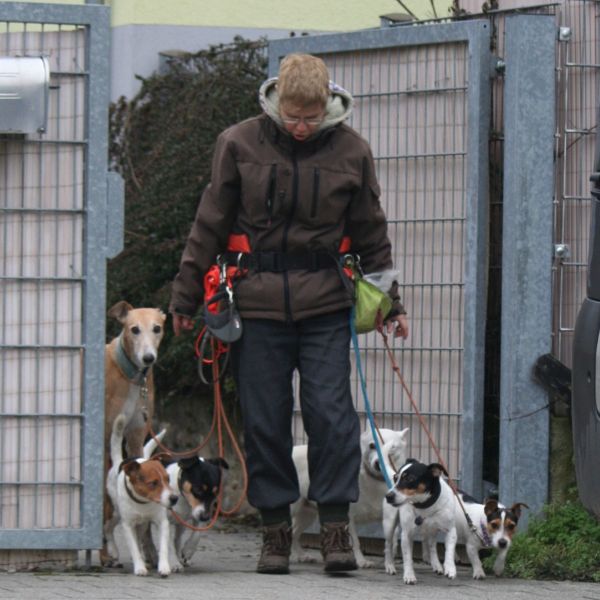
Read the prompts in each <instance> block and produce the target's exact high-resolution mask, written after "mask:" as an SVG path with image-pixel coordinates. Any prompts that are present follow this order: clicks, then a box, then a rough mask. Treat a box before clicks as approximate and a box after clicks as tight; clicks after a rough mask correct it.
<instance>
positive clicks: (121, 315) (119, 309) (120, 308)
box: [108, 300, 133, 323]
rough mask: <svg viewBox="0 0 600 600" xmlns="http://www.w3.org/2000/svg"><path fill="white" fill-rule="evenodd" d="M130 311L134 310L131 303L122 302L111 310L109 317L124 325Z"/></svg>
mask: <svg viewBox="0 0 600 600" xmlns="http://www.w3.org/2000/svg"><path fill="white" fill-rule="evenodd" d="M130 310H133V306H131V304H129V302H125V300H121V301H120V302H117V303H116V304H115V305H114V306H112V307H111V308H110V309H109V311H108V316H109V317H112V318H113V319H117V321H119V323H124V322H125V319H126V318H127V313H128V312H129V311H130Z"/></svg>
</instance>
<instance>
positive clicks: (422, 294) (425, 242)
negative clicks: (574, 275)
mask: <svg viewBox="0 0 600 600" xmlns="http://www.w3.org/2000/svg"><path fill="white" fill-rule="evenodd" d="M491 28H492V23H491V22H490V21H489V20H488V19H483V20H471V21H460V22H454V23H435V24H434V23H426V24H416V23H415V24H410V25H402V26H399V27H391V26H390V27H382V28H381V29H379V30H371V31H364V32H357V33H351V34H338V35H323V36H317V37H312V38H300V39H297V38H296V39H290V40H283V41H275V42H271V43H270V44H269V72H270V75H275V74H276V72H277V70H278V68H277V67H278V63H279V61H280V59H281V57H282V56H284V55H286V54H288V53H290V52H309V53H312V54H317V55H320V56H321V57H322V58H323V59H324V60H325V62H326V64H327V65H328V67H329V69H330V73H331V76H332V78H333V79H334V80H335V81H336V82H337V83H339V84H341V85H342V86H344V87H346V88H347V89H349V91H350V92H351V93H352V94H353V96H354V98H355V100H356V106H355V110H354V114H353V117H352V119H351V121H350V125H351V126H353V127H354V128H355V129H357V130H358V131H359V132H360V133H361V134H362V135H363V136H364V137H365V138H366V139H367V140H368V141H369V142H370V144H371V147H372V149H373V153H374V157H375V162H376V165H377V170H378V177H379V182H380V185H381V189H382V194H381V198H382V204H383V207H384V209H385V211H386V215H387V217H388V224H389V234H390V238H391V241H392V247H393V251H394V252H395V256H394V263H395V265H396V268H398V270H399V281H400V283H401V291H402V297H403V300H404V303H405V305H406V307H407V309H408V311H409V317H410V323H411V329H412V331H411V335H410V338H409V340H408V341H407V342H406V343H403V344H402V343H396V344H395V354H396V359H397V362H398V364H399V365H400V369H401V371H402V373H403V376H404V379H405V381H406V384H407V387H408V389H410V390H411V395H412V396H413V398H414V400H415V402H416V403H417V405H418V407H419V411H420V412H421V414H422V415H423V416H424V417H425V420H426V422H427V423H428V426H429V429H430V430H431V433H432V435H433V438H434V439H435V441H436V443H437V445H438V447H439V448H440V450H441V453H442V456H443V457H444V458H445V460H446V462H447V464H448V466H449V469H450V472H451V474H452V476H453V477H454V478H456V479H457V480H459V482H460V485H461V487H462V488H463V489H465V490H467V491H469V492H470V493H472V494H474V495H475V496H480V497H481V496H483V495H484V494H485V493H487V492H488V491H489V488H490V487H491V484H488V483H487V482H485V481H484V478H483V473H482V465H483V450H484V445H483V432H484V419H483V415H484V374H485V370H486V365H485V362H484V357H485V333H486V325H487V320H486V306H487V302H488V293H489V290H488V283H489V279H488V259H489V255H488V252H489V235H488V228H489V214H488V213H489V206H488V204H489V198H488V190H489V181H490V180H489V170H488V157H489V154H488V148H489V143H490V140H491V139H492V136H491V135H490V133H491V132H490V130H489V128H490V123H491V122H492V102H491V95H490V92H491V87H492V86H491V79H492V78H493V77H495V76H497V75H498V74H499V73H502V74H503V75H504V79H505V82H504V83H505V85H504V107H505V108H504V113H503V118H504V122H505V124H506V127H505V133H504V136H505V140H506V141H505V144H506V145H505V147H506V148H507V150H508V151H507V152H506V153H505V156H504V162H503V169H504V172H503V176H502V182H503V186H504V190H505V195H504V215H503V219H504V234H503V237H502V241H501V243H502V255H503V271H502V293H503V294H504V295H503V297H504V298H505V300H504V302H503V304H502V356H501V359H500V360H499V364H498V365H497V368H499V369H501V387H502V390H501V398H500V414H499V419H500V423H501V437H502V439H501V441H500V455H501V460H502V470H501V473H500V477H499V480H500V481H499V483H500V490H499V491H500V497H501V499H503V498H505V501H506V502H511V501H517V500H519V498H517V497H516V495H518V494H523V497H526V498H527V502H528V504H529V505H530V506H531V507H532V509H533V510H534V511H535V512H537V511H538V510H539V509H541V508H542V506H543V504H544V503H545V501H546V499H547V465H548V451H547V448H548V417H547V412H544V411H543V410H542V409H540V407H542V408H543V407H544V406H545V405H547V399H546V397H545V392H544V391H543V390H542V389H540V388H539V387H536V385H535V383H533V382H532V381H531V377H530V370H531V366H532V364H533V363H534V362H535V359H536V358H537V357H538V356H539V355H540V354H543V353H544V352H548V351H549V350H550V344H551V269H550V265H551V259H552V256H551V240H552V206H553V202H552V181H553V162H552V161H553V159H552V149H553V131H554V95H553V93H551V90H553V89H554V43H555V38H556V31H555V22H554V18H553V17H551V16H546V15H536V16H528V15H519V16H514V17H510V20H509V21H507V25H506V31H507V33H506V40H507V42H506V48H505V51H506V54H505V56H503V57H502V58H503V59H504V60H500V59H499V58H498V57H494V56H493V55H492V52H491V43H490V42H491ZM549 90H550V92H549ZM515 326H516V327H517V331H515ZM361 355H362V360H363V361H364V364H365V372H366V377H367V379H368V392H369V397H370V401H371V403H372V404H373V410H374V413H375V416H376V419H377V420H378V422H379V424H380V425H381V426H382V427H390V428H393V429H400V428H402V427H406V426H409V427H410V432H411V435H410V440H409V452H410V455H412V456H416V457H418V458H420V459H421V460H423V461H425V462H427V461H436V460H437V457H436V455H435V453H434V452H433V451H432V449H431V447H430V444H429V441H428V438H427V436H426V435H425V433H424V432H423V430H422V429H421V427H420V425H419V423H418V421H417V419H416V418H415V416H414V410H413V407H412V404H411V402H410V399H409V398H408V397H407V394H406V393H404V391H403V388H402V386H401V385H400V384H399V382H398V380H397V379H396V378H395V374H394V372H393V370H392V368H391V366H390V364H389V362H388V360H387V358H386V355H385V349H384V347H383V344H382V343H381V340H379V339H377V334H369V335H366V336H363V339H362V348H361ZM354 397H355V402H356V405H357V408H358V410H359V412H362V411H363V401H362V398H361V392H360V386H359V385H358V382H357V381H355V383H354ZM532 432H533V433H532ZM295 434H296V436H297V438H301V437H302V436H303V435H304V434H303V430H302V424H301V419H300V416H299V414H298V415H297V420H296V427H295ZM523 438H525V439H523ZM529 450H531V453H529ZM525 456H531V457H535V459H533V458H525Z"/></svg>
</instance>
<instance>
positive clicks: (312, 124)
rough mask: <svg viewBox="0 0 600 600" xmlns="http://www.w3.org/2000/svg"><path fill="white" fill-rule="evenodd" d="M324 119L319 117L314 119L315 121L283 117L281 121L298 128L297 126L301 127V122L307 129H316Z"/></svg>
mask: <svg viewBox="0 0 600 600" xmlns="http://www.w3.org/2000/svg"><path fill="white" fill-rule="evenodd" d="M323 118H324V117H317V118H314V119H307V118H305V117H281V120H282V121H283V122H284V123H285V124H286V125H291V126H293V127H296V126H297V125H300V122H301V121H302V122H303V123H304V124H305V125H306V126H307V127H316V126H317V125H320V124H321V123H322V122H323Z"/></svg>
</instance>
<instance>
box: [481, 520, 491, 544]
mask: <svg viewBox="0 0 600 600" xmlns="http://www.w3.org/2000/svg"><path fill="white" fill-rule="evenodd" d="M479 526H480V528H481V540H482V541H483V543H484V545H485V547H486V548H490V547H491V545H492V540H491V539H490V535H489V533H488V530H487V527H486V526H485V523H484V521H483V520H482V521H480V522H479Z"/></svg>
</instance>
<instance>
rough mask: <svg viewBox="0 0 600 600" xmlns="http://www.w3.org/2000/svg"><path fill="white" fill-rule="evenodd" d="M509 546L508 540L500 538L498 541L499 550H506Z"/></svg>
mask: <svg viewBox="0 0 600 600" xmlns="http://www.w3.org/2000/svg"><path fill="white" fill-rule="evenodd" d="M507 546H508V540H507V539H506V538H500V539H499V540H498V548H502V549H504V548H506V547H507Z"/></svg>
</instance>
